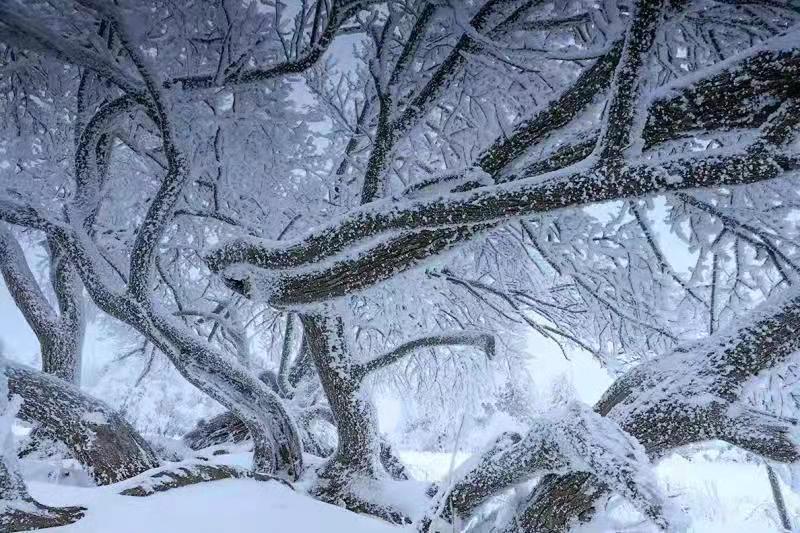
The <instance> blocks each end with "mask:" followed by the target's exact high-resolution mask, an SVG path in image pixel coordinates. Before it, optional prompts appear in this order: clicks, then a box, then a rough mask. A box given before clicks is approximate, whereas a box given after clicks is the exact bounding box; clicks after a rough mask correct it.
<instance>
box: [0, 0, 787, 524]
mask: <svg viewBox="0 0 800 533" xmlns="http://www.w3.org/2000/svg"><path fill="white" fill-rule="evenodd" d="M799 18H800V13H798V11H797V9H796V7H793V5H792V3H791V2H782V1H770V2H760V1H753V2H728V1H723V0H698V1H693V2H688V1H682V0H672V1H636V2H630V3H618V2H616V1H613V0H607V1H602V2H595V1H591V2H589V1H585V2H584V1H581V0H577V1H574V2H537V1H532V0H486V1H478V0H475V1H465V2H434V1H428V0H397V1H395V0H390V1H379V0H318V1H316V2H310V1H298V2H296V3H293V4H292V5H284V4H283V3H281V2H278V1H276V2H273V1H270V0H259V1H237V0H223V1H221V2H213V3H212V2H209V3H200V4H194V3H187V4H175V3H173V2H168V1H163V2H162V1H153V2H149V3H146V5H145V4H142V3H140V2H134V1H120V2H116V3H106V2H102V1H98V0H75V1H71V0H59V1H58V2H21V1H18V0H7V1H5V2H0V41H1V42H2V43H3V44H2V46H3V49H2V52H3V58H4V59H3V61H4V63H3V66H4V68H6V69H7V70H8V71H9V72H13V73H14V75H15V76H19V77H20V79H34V78H35V79H36V80H37V83H23V82H21V81H20V82H19V83H17V84H16V85H14V90H12V91H7V92H6V93H5V96H2V97H1V98H2V104H1V105H2V106H3V108H4V110H7V115H8V116H9V117H12V118H13V117H16V116H22V117H24V121H25V125H26V126H25V128H20V127H19V126H16V124H15V123H14V121H13V120H11V121H10V122H9V126H8V127H9V128H11V127H12V126H14V127H17V131H16V133H15V134H14V135H9V136H8V139H9V140H6V141H3V144H2V149H3V152H2V154H3V155H2V157H3V158H4V160H5V161H6V162H7V164H6V165H5V166H4V168H3V169H2V173H3V180H4V185H5V187H6V189H5V193H4V194H3V196H2V197H0V219H2V220H3V221H4V222H5V223H8V224H11V225H16V226H21V227H25V228H29V229H30V230H35V231H38V232H42V233H43V234H44V235H46V238H47V240H48V243H49V246H50V250H51V251H52V254H53V256H54V257H57V258H58V260H59V261H63V265H65V266H64V268H68V269H70V271H72V270H73V269H74V272H75V273H76V275H77V276H78V277H79V278H80V282H81V284H82V285H83V287H84V288H85V290H86V292H87V293H88V295H89V297H90V298H91V300H92V301H93V303H94V304H95V305H96V306H97V307H98V308H99V309H100V310H101V311H102V312H103V313H105V314H107V315H108V316H110V317H112V318H114V319H115V320H117V321H119V322H121V323H123V324H125V325H126V327H128V328H130V329H131V330H133V331H135V332H136V334H137V335H138V336H140V338H141V339H142V342H144V343H146V344H148V345H149V346H150V347H151V348H150V349H151V350H152V349H155V350H157V351H158V352H159V353H161V354H163V355H164V356H166V357H167V358H168V359H169V361H170V362H171V363H172V364H173V365H174V367H175V368H176V369H177V370H178V372H179V373H180V374H181V375H182V376H183V377H184V378H186V379H187V380H188V381H189V382H191V383H192V384H193V385H195V386H196V387H197V388H198V389H200V390H201V391H203V392H204V393H206V394H208V395H209V396H210V397H212V398H214V399H215V400H217V401H219V402H220V403H221V404H223V405H224V406H225V407H226V408H227V409H228V412H227V413H225V414H223V415H220V417H218V418H216V419H214V420H212V421H210V422H208V423H206V424H205V425H204V426H201V427H198V428H197V430H195V431H193V432H192V434H191V435H190V436H189V441H190V443H193V444H194V445H197V446H201V445H203V444H204V443H212V442H217V439H219V438H223V439H224V438H244V435H249V437H250V438H252V440H253V444H254V448H255V453H254V455H255V459H254V470H255V473H256V474H257V475H259V476H275V475H277V476H279V477H283V478H286V479H288V480H294V479H297V478H298V477H299V476H301V475H308V476H310V477H312V482H311V483H310V485H311V488H310V490H309V492H310V494H312V495H313V496H315V497H317V498H319V499H322V500H325V501H329V502H332V503H336V504H339V505H343V506H345V507H348V508H350V509H352V510H356V511H359V512H365V513H370V514H374V515H376V516H379V517H382V518H384V519H386V520H389V521H393V522H407V521H409V520H411V517H410V516H409V513H407V512H405V511H404V510H403V508H402V507H403V506H402V505H401V504H400V503H398V502H392V501H391V500H390V499H388V500H387V499H386V498H379V496H380V495H381V494H383V491H371V490H365V487H371V486H372V485H371V484H374V483H382V482H384V481H388V480H392V479H393V480H395V481H398V482H402V481H403V480H405V479H406V478H407V473H406V471H405V470H404V469H403V468H402V465H401V464H400V463H399V461H398V460H397V458H396V457H394V455H393V453H392V451H391V446H390V445H389V443H387V442H386V440H385V438H384V437H383V436H382V435H380V434H379V432H378V426H377V421H376V413H375V408H374V406H373V404H372V402H371V400H370V398H369V395H368V394H366V391H367V389H368V388H369V386H370V384H372V385H374V383H372V382H373V381H380V380H381V379H382V378H386V377H390V378H391V377H392V376H391V375H390V376H387V375H386V374H385V373H386V372H389V373H391V372H393V371H394V377H397V376H402V373H401V372H398V371H397V370H396V369H397V368H398V365H405V367H404V368H406V369H410V370H411V372H412V373H413V375H414V376H413V379H412V380H406V383H407V384H408V383H410V381H416V382H417V383H416V384H419V383H420V382H421V381H424V379H425V378H426V376H433V377H428V379H429V380H432V381H434V382H438V383H439V384H440V385H442V386H444V387H449V390H450V391H451V392H455V391H473V392H472V396H478V395H479V393H478V392H476V391H481V390H483V389H480V388H479V387H474V388H472V387H470V386H454V385H453V384H455V383H461V384H466V383H470V382H471V381H472V382H474V381H478V380H476V379H475V378H476V377H477V376H478V375H479V370H478V368H479V367H480V366H481V365H482V364H484V363H485V360H486V359H487V358H488V359H493V358H494V359H497V358H502V360H503V361H504V362H505V363H507V364H508V366H510V367H511V368H512V369H513V368H514V365H515V364H518V361H517V359H516V357H517V356H518V354H515V353H514V349H513V347H512V346H507V345H504V343H503V342H502V341H504V340H505V339H506V334H507V333H508V332H509V331H513V330H514V329H515V328H517V329H519V328H521V327H529V328H532V329H533V330H534V331H536V332H538V333H539V334H540V335H543V336H545V337H547V338H550V339H553V340H555V341H556V342H558V343H559V344H561V345H563V346H567V347H569V348H571V349H572V348H578V349H582V350H586V351H588V352H590V353H592V354H594V355H595V356H596V357H597V358H598V359H599V360H600V361H601V362H603V363H604V364H605V365H607V366H608V367H609V368H610V369H611V370H612V371H614V372H615V374H616V375H618V376H619V377H618V379H617V381H616V382H615V383H614V384H613V385H612V387H611V388H610V389H609V390H608V391H607V393H606V395H605V396H604V397H603V399H601V400H600V402H598V404H597V405H596V406H595V407H594V409H591V408H588V407H586V406H582V405H577V404H569V405H566V406H562V407H559V408H558V409H554V410H553V412H551V413H546V414H544V415H543V416H536V417H533V416H532V417H529V419H528V420H527V422H526V423H527V424H528V425H529V428H528V430H527V431H526V432H525V434H524V435H522V434H512V433H508V434H504V435H502V436H500V437H498V439H497V440H496V441H495V443H494V444H493V445H491V446H490V447H489V448H488V449H487V450H486V451H485V452H483V453H482V454H480V455H479V456H478V457H476V458H475V459H474V460H473V461H470V462H469V463H468V464H467V465H465V466H464V467H463V469H462V470H460V471H459V472H458V473H457V475H456V477H455V478H454V479H453V480H452V483H450V485H448V486H446V487H445V486H442V487H434V488H433V489H432V490H431V491H429V492H430V494H429V495H430V498H431V500H430V506H429V509H428V510H427V511H426V513H425V516H424V517H422V518H421V519H420V520H419V521H418V523H417V526H418V528H419V529H420V530H421V531H436V530H452V528H453V526H454V524H456V523H464V524H466V523H467V522H469V520H470V519H471V518H473V517H475V513H476V510H477V509H478V508H479V507H480V506H481V505H482V504H483V503H484V502H486V501H487V500H488V499H490V498H492V497H494V496H496V495H498V494H500V493H502V492H504V491H506V490H508V489H509V488H511V487H514V486H528V485H527V484H528V482H529V481H531V480H533V479H534V478H537V479H538V478H541V480H540V481H539V482H538V483H537V484H536V485H535V486H534V487H533V489H532V490H530V491H528V493H527V494H526V495H525V497H523V498H520V499H518V501H517V502H515V504H516V505H517V507H515V508H513V509H510V510H509V512H507V513H504V514H503V520H499V522H500V523H498V524H495V525H496V526H497V527H498V528H499V530H506V531H516V530H518V529H520V528H522V529H523V530H531V531H565V530H567V529H569V528H570V527H571V526H572V525H573V524H574V521H575V520H577V519H580V520H586V519H589V518H590V517H591V516H592V514H593V511H594V510H595V509H596V507H597V504H598V502H599V501H601V499H602V498H603V497H605V496H606V495H607V494H609V493H616V494H620V495H622V496H623V497H625V498H627V499H628V500H630V501H631V502H632V503H633V504H634V505H635V506H636V507H637V508H638V509H639V510H640V511H641V512H642V513H643V514H644V515H645V516H646V517H648V518H649V519H651V520H652V521H653V522H654V523H655V524H657V525H658V526H660V527H663V528H668V527H671V526H674V525H675V524H676V523H679V522H680V518H676V517H675V516H674V513H673V512H672V511H671V510H670V509H669V506H668V505H667V503H666V500H665V498H664V496H663V495H662V494H660V492H659V490H658V486H657V484H656V483H655V482H654V477H653V474H652V472H651V470H650V462H651V461H653V460H656V459H658V458H660V457H662V456H664V455H665V454H667V453H669V452H670V451H671V450H673V449H674V448H676V447H680V446H684V445H687V444H691V443H695V442H701V441H706V440H709V439H719V440H723V441H726V442H729V443H731V444H734V445H736V446H739V447H741V448H744V449H746V450H748V451H751V452H753V453H755V454H757V455H759V456H761V457H764V458H767V459H769V460H772V461H779V462H793V461H796V460H797V459H798V453H799V452H800V448H798V442H797V440H796V432H795V425H796V422H795V420H794V419H793V418H790V417H786V416H783V415H780V414H773V413H764V412H763V411H762V410H757V409H754V406H753V405H752V402H750V403H748V401H745V400H746V396H747V395H746V390H747V389H746V387H747V385H748V384H749V382H750V381H751V379H752V378H756V377H757V376H760V375H762V373H764V372H768V371H770V370H771V369H773V368H778V367H781V365H784V364H786V363H787V362H789V361H790V360H791V357H792V355H793V353H794V352H795V350H796V349H797V348H798V347H800V346H798V343H800V340H798V339H797V335H796V334H795V332H796V331H797V328H798V325H799V324H800V322H799V320H800V307H798V296H797V293H796V291H795V288H794V287H793V285H794V284H795V280H796V279H797V272H798V270H797V266H796V265H798V264H800V263H798V258H797V248H798V245H797V244H796V238H797V236H796V233H797V230H796V224H795V222H794V219H795V218H796V216H795V209H794V202H795V198H796V194H797V193H796V190H795V189H796V188H795V187H793V186H792V180H793V179H796V171H797V169H798V167H799V166H800V156H799V155H798V152H797V139H796V133H797V130H798V121H800V108H799V107H800V91H798V84H797V81H796V79H797V75H798V71H800V41H799V40H798V35H800V31H799V30H800V28H799V27H798V23H799V22H800V21H798V19H799ZM345 40H349V43H350V45H351V47H350V48H351V50H352V51H351V52H343V51H342V50H341V49H340V48H341V47H335V46H332V45H333V44H334V43H335V42H340V41H345ZM337 60H338V61H337ZM25 106H35V107H36V110H35V112H34V113H28V114H25V113H22V112H23V111H24V110H25V109H26V107H25ZM40 116H44V117H45V120H42V119H37V118H36V117H40ZM50 123H55V124H57V125H60V126H61V130H58V129H54V130H52V131H53V132H58V131H65V130H66V129H69V128H71V129H73V130H74V142H67V141H66V140H65V138H63V137H65V135H61V138H59V137H58V136H57V135H55V133H54V134H52V135H51V134H50V132H51V130H50V129H48V126H47V125H48V124H50ZM65 124H66V125H69V128H64V125H65ZM9 131H11V132H12V133H14V132H13V130H9ZM31 176H42V177H41V178H40V179H38V180H36V179H29V178H30V177H31ZM58 203H63V204H64V208H63V209H54V207H53V206H54V205H55V204H58ZM664 210H666V211H664ZM664 212H666V217H664V216H663V213H664ZM659 213H662V214H661V215H659ZM659 217H660V218H659ZM662 218H666V220H661V219H662ZM663 233H667V234H670V235H671V237H670V238H671V239H672V242H676V243H684V244H685V245H686V248H687V251H686V255H688V256H690V257H692V258H693V259H694V260H695V267H694V268H693V269H691V271H690V272H686V271H682V270H679V269H676V268H675V267H674V266H673V264H672V261H671V259H670V256H669V254H668V253H667V251H666V250H665V249H664V244H663V239H661V238H660V237H659V235H660V234H663ZM8 243H9V244H7V245H6V247H5V249H4V250H6V256H7V257H12V256H13V255H15V254H16V255H17V256H19V254H20V253H21V252H19V251H18V249H17V248H15V247H14V243H13V242H12V241H11V240H10V239H9V240H8ZM8 250H11V252H8ZM9 261H11V262H9V265H10V266H9V268H8V271H9V274H6V270H4V271H3V272H4V276H6V279H7V281H8V280H9V279H11V280H12V281H11V283H10V285H13V283H14V279H16V278H19V279H22V278H26V277H29V276H27V274H26V272H25V269H24V268H22V266H21V265H22V263H21V261H17V260H13V259H9ZM59 264H61V263H59ZM14 275H16V278H14ZM21 283H23V282H19V283H18V286H19V287H20V293H21V294H22V295H23V296H24V297H26V298H31V297H33V296H35V293H34V292H32V291H33V288H32V289H30V290H28V289H25V286H23V285H22V284H21ZM34 288H35V287H34ZM23 300H24V298H23ZM18 303H19V304H20V307H21V308H22V307H23V304H22V303H20V300H19V299H18ZM40 307H41V306H40ZM23 310H24V309H23ZM42 311H43V312H44V311H45V310H44V309H42ZM27 316H28V314H26V317H27ZM64 316H65V313H64V312H63V310H62V312H61V313H60V314H59V317H60V318H62V319H63V318H64ZM689 317H691V318H693V319H694V320H687V318H689ZM698 318H699V320H698ZM29 323H31V325H32V326H34V323H33V322H32V320H31V319H30V318H29ZM273 328H274V330H275V331H279V333H278V334H277V335H273V334H272V332H273ZM254 330H258V331H256V332H255V335H258V336H259V340H260V341H265V340H269V342H272V341H274V340H275V339H282V342H273V343H272V345H273V346H275V348H274V350H275V351H276V352H278V353H279V354H280V358H279V360H280V363H279V367H278V368H277V369H276V371H270V369H266V370H267V371H266V372H264V371H263V370H265V369H264V368H260V367H259V365H258V364H255V363H254V359H255V358H254V357H253V345H257V344H258V343H256V342H251V337H252V336H253V335H254ZM498 347H500V348H502V350H499V349H498ZM409 361H411V362H410V363H409ZM469 361H474V362H475V363H474V364H471V363H468V362H469ZM438 370H442V371H441V372H440V373H438V372H437V371H438ZM400 382H401V383H402V382H403V381H402V380H401V381H400ZM466 396H469V392H467V394H466ZM318 422H324V424H328V425H331V426H333V427H334V428H335V430H336V438H337V443H336V448H335V450H332V453H331V454H330V455H329V456H328V457H327V458H326V459H325V461H323V462H322V465H321V466H320V467H319V468H317V469H316V471H315V472H314V473H313V475H312V474H310V473H309V472H308V471H307V470H308V468H307V465H305V464H304V459H303V449H304V448H305V449H306V450H307V451H312V452H313V453H317V454H319V455H328V452H330V451H331V450H330V449H328V448H329V446H326V445H325V442H326V441H325V439H324V438H322V437H323V435H321V433H322V432H320V431H319V430H318V427H319V424H317V423H318ZM325 427H329V426H325ZM315 428H317V429H315ZM131 461H132V462H135V458H133V457H132V458H131ZM123 470H124V469H123ZM492 519H493V520H494V518H492ZM485 525H486V524H481V525H479V527H483V526H485Z"/></svg>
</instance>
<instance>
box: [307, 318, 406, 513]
mask: <svg viewBox="0 0 800 533" xmlns="http://www.w3.org/2000/svg"><path fill="white" fill-rule="evenodd" d="M300 319H301V321H302V323H303V328H304V329H305V334H306V337H307V339H308V348H309V352H310V354H311V357H312V358H313V361H314V365H315V366H316V369H317V373H318V374H319V378H320V381H321V382H322V388H323V390H324V392H325V396H326V397H327V399H328V403H329V405H330V408H331V411H332V412H333V417H334V419H335V421H336V429H337V432H338V443H337V447H336V451H335V452H334V454H333V456H332V457H331V458H329V459H328V461H327V462H326V463H325V465H324V466H323V467H322V468H321V469H320V471H319V472H318V476H319V478H318V482H317V485H316V486H315V487H314V489H312V494H313V495H314V496H315V497H317V498H319V499H320V500H323V501H326V502H329V503H333V504H336V505H342V506H344V507H346V508H347V509H350V510H351V511H354V512H358V513H366V514H371V515H374V516H378V517H380V518H383V519H384V520H387V521H389V522H393V523H407V522H409V521H410V520H408V518H407V517H406V516H404V515H403V514H402V513H400V512H399V511H397V510H395V509H392V508H390V507H389V506H386V505H384V504H382V503H380V502H375V501H368V500H367V499H366V498H365V495H364V494H363V492H362V493H357V492H356V491H355V490H353V483H354V482H356V483H357V482H358V480H365V479H366V480H380V479H389V478H390V477H391V475H390V473H389V472H387V469H386V467H385V466H384V464H383V462H382V460H381V438H380V435H379V433H378V422H377V417H376V413H375V409H374V407H373V406H372V405H371V404H370V403H369V402H368V401H367V400H365V399H364V398H362V397H361V391H360V388H361V382H362V378H360V377H356V376H355V375H354V374H353V372H352V370H353V368H352V357H351V354H350V353H349V351H348V349H347V343H346V340H345V332H344V321H343V319H342V317H341V316H331V315H328V314H326V313H324V312H320V313H315V314H309V313H306V314H301V315H300ZM389 455H391V454H389ZM392 459H393V457H392ZM390 463H391V461H390Z"/></svg>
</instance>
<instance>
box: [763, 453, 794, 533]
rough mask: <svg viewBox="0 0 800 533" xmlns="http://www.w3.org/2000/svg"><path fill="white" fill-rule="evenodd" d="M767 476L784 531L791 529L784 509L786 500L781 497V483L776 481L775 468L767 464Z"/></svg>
mask: <svg viewBox="0 0 800 533" xmlns="http://www.w3.org/2000/svg"><path fill="white" fill-rule="evenodd" d="M767 477H769V486H770V489H772V499H773V500H774V501H775V508H776V509H777V510H778V516H779V517H780V519H781V525H782V526H783V529H785V530H786V531H792V522H791V520H789V513H788V512H787V510H786V501H785V500H784V499H783V492H782V491H781V484H780V482H779V481H778V475H777V474H776V473H775V469H774V468H772V466H770V465H769V464H767Z"/></svg>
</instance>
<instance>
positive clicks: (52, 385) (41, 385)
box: [3, 361, 158, 485]
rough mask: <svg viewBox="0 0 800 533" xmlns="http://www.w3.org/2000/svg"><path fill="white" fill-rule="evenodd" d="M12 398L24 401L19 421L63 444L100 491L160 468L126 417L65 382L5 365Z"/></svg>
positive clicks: (14, 365)
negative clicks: (29, 424)
mask: <svg viewBox="0 0 800 533" xmlns="http://www.w3.org/2000/svg"><path fill="white" fill-rule="evenodd" d="M3 368H4V371H5V375H6V376H7V377H8V383H9V389H10V392H11V394H12V395H19V396H21V397H22V400H23V403H22V407H21V409H20V411H19V414H18V416H19V417H20V418H21V419H22V420H25V421H26V422H30V423H34V424H38V425H39V426H41V427H43V428H44V429H45V430H46V432H47V433H48V434H49V435H51V436H53V437H54V438H56V439H58V440H59V441H61V442H63V443H64V444H65V445H66V446H67V448H68V449H69V450H70V452H71V453H72V455H73V457H74V458H75V460H77V461H78V462H79V463H81V465H83V466H84V468H86V470H87V471H88V473H89V474H90V475H91V476H92V477H93V478H94V480H95V482H96V483H97V484H98V485H108V484H111V483H116V482H118V481H122V480H124V479H128V478H130V477H133V476H136V475H138V474H141V473H142V472H144V471H145V470H149V469H150V468H155V467H157V466H158V459H157V458H156V454H155V453H154V452H153V450H152V449H151V448H150V445H149V444H148V443H147V441H145V440H144V439H143V438H142V437H141V436H140V435H139V434H138V433H137V431H136V430H135V429H134V428H133V427H132V426H131V425H130V424H129V423H128V422H126V421H125V419H124V418H122V416H121V415H120V414H119V413H117V412H116V411H114V410H113V409H112V408H111V407H109V406H108V405H106V404H105V403H103V402H101V401H100V400H97V399H95V398H92V397H91V396H89V395H87V394H85V393H83V392H81V391H80V389H78V388H77V387H75V386H74V385H71V384H69V383H67V382H65V381H62V380H60V379H58V378H56V377H54V376H49V375H47V374H44V373H41V372H37V371H36V370H33V369H32V368H28V367H26V366H23V365H19V364H15V363H12V362H10V361H4V362H3Z"/></svg>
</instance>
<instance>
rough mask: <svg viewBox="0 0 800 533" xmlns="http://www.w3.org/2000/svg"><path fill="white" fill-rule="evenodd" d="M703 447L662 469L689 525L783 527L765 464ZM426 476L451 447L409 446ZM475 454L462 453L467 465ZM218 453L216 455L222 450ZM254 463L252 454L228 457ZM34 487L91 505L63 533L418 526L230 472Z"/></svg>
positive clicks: (631, 526)
mask: <svg viewBox="0 0 800 533" xmlns="http://www.w3.org/2000/svg"><path fill="white" fill-rule="evenodd" d="M712 455H714V453H710V454H709V453H696V454H693V455H692V456H690V457H688V458H687V457H684V456H680V455H675V456H672V457H670V458H668V459H666V460H665V461H662V462H661V463H660V464H659V465H658V467H657V469H656V470H657V473H658V476H659V479H660V481H661V483H662V487H663V490H664V491H665V493H666V494H667V495H668V496H669V497H670V498H672V499H673V501H674V502H675V503H676V504H677V506H678V507H680V508H682V509H683V510H684V512H685V513H686V515H687V516H688V518H689V521H690V523H691V527H690V529H689V531H688V532H687V533H769V532H777V531H780V527H779V526H778V521H777V520H778V519H777V514H776V512H775V508H774V505H773V503H772V499H771V495H770V491H769V482H768V480H767V475H766V471H765V469H764V467H763V465H761V464H757V463H740V462H731V461H730V460H728V459H725V458H719V457H712ZM401 457H402V458H403V459H404V460H405V461H406V462H407V463H409V466H410V468H411V470H412V472H413V473H414V474H415V475H416V476H417V477H418V478H419V479H428V480H440V479H442V478H445V477H446V476H447V473H448V471H449V468H450V463H451V455H449V454H437V453H426V452H408V451H407V452H402V453H401ZM466 457H467V455H466V454H457V456H456V458H455V461H454V464H455V466H456V467H457V466H458V464H459V463H461V462H462V461H463V460H464V459H466ZM215 459H216V458H215ZM219 459H220V460H221V462H225V463H228V464H239V463H241V464H246V463H247V461H248V458H247V456H246V455H245V454H241V453H235V454H231V455H228V456H222V457H220V458H219ZM29 486H30V489H31V492H32V493H33V495H34V496H35V497H37V498H39V499H40V500H41V501H42V502H44V503H48V504H51V505H76V504H78V505H83V506H85V507H87V508H88V509H89V510H88V512H87V515H86V517H85V518H84V519H82V520H81V521H79V522H77V523H76V524H72V525H70V526H66V527H61V528H55V529H52V530H51V531H53V532H54V533H60V532H63V533H225V532H236V533H273V532H274V533H289V532H291V533H390V532H396V533H397V532H400V531H412V529H411V528H408V529H405V528H400V527H394V526H390V525H388V524H385V523H383V522H381V521H379V520H375V519H372V518H369V517H365V516H358V515H355V514H353V513H350V512H348V511H345V510H343V509H341V508H338V507H335V506H332V505H327V504H324V503H321V502H318V501H316V500H313V499H311V498H309V497H307V496H305V495H303V494H302V493H300V492H293V491H291V490H290V489H288V488H287V487H285V486H283V485H281V484H279V483H275V482H257V481H252V480H224V481H215V482H209V483H203V484H201V485H194V486H191V487H184V488H180V489H174V490H171V491H168V492H166V493H162V494H156V495H153V496H149V497H146V498H136V497H130V496H120V495H118V494H117V492H118V491H119V490H120V486H114V485H112V486H108V487H77V486H69V485H56V484H52V483H46V482H42V481H31V482H30V483H29ZM783 491H784V496H785V498H786V500H787V504H788V507H789V510H790V512H791V514H792V519H793V522H794V525H795V527H798V526H800V495H798V494H796V493H794V492H792V490H791V488H790V487H788V486H787V485H783ZM611 507H612V508H613V509H612V510H611V512H610V513H609V516H610V517H611V519H610V520H603V521H599V522H597V523H595V524H593V525H591V526H589V527H587V528H585V531H587V532H592V533H605V532H609V531H619V530H620V528H622V527H625V529H624V531H627V532H635V533H648V532H650V531H654V530H653V529H651V528H650V527H648V526H647V525H644V524H642V523H637V519H636V518H635V513H633V512H632V510H631V509H632V508H631V507H630V506H629V505H627V504H625V503H623V502H619V501H617V502H613V501H612V504H611Z"/></svg>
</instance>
